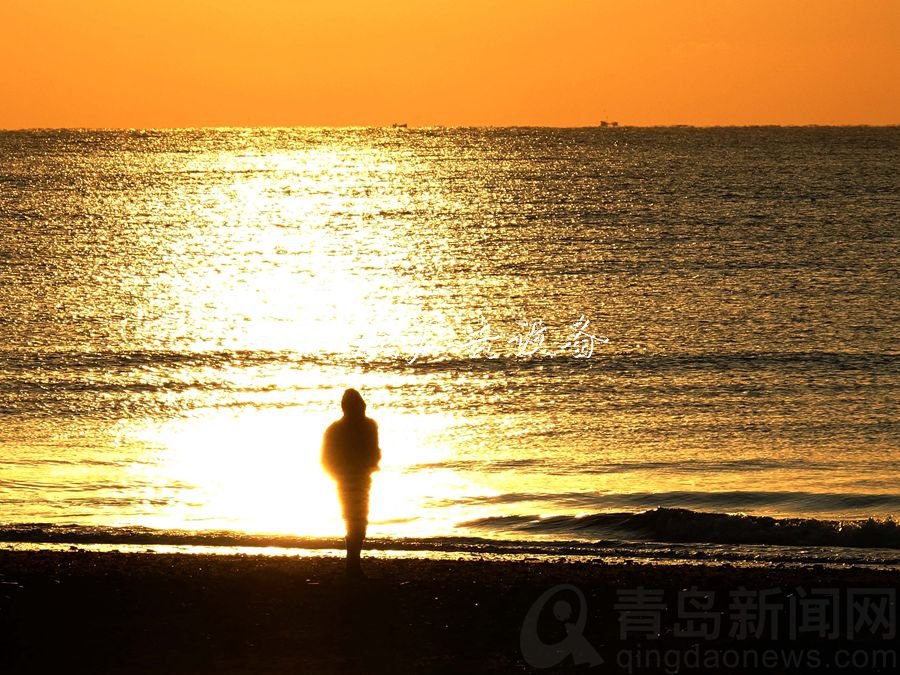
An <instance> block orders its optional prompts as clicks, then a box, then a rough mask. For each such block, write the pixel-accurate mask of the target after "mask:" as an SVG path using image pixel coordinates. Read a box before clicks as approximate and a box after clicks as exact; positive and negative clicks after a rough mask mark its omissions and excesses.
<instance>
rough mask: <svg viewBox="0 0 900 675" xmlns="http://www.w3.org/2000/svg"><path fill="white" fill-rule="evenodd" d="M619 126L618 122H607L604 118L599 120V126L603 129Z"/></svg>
mask: <svg viewBox="0 0 900 675" xmlns="http://www.w3.org/2000/svg"><path fill="white" fill-rule="evenodd" d="M617 126H619V123H618V122H607V121H606V120H600V127H601V128H603V129H607V128H609V127H617Z"/></svg>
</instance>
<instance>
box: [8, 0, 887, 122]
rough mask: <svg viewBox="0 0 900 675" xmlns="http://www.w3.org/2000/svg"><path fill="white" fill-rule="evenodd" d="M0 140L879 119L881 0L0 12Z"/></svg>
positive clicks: (12, 5)
mask: <svg viewBox="0 0 900 675" xmlns="http://www.w3.org/2000/svg"><path fill="white" fill-rule="evenodd" d="M0 63H2V65H0V128H7V129H9V128H30V127H183V126H210V125H211V126H232V125H234V126H243V125H267V126H295V125H383V124H391V123H395V122H405V123H408V124H410V125H530V124H534V125H553V126H582V125H594V124H598V123H599V122H600V120H601V119H609V120H618V121H619V122H620V123H624V124H635V125H654V124H696V125H715V124H897V123H900V0H615V1H608V0H381V1H379V0H156V1H153V2H151V1H149V0H0Z"/></svg>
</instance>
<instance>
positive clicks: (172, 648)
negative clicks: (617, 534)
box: [0, 551, 900, 675]
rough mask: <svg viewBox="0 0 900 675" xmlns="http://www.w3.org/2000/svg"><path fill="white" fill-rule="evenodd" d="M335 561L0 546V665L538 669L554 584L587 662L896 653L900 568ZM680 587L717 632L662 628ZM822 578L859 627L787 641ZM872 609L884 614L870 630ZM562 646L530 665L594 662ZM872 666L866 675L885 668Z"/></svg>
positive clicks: (170, 669) (45, 668)
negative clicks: (530, 625)
mask: <svg viewBox="0 0 900 675" xmlns="http://www.w3.org/2000/svg"><path fill="white" fill-rule="evenodd" d="M342 565H343V562H342V560H340V559H337V558H280V557H265V556H220V555H216V556H209V555H179V554H152V553H146V554H124V553H89V552H83V551H82V552H79V551H72V552H21V551H4V552H0V582H2V584H0V621H2V636H3V637H2V643H3V646H2V651H0V654H2V656H0V666H2V672H4V673H43V672H66V673H72V672H91V673H217V674H220V675H221V674H225V673H406V672H422V673H462V672H479V673H509V672H537V671H536V669H535V668H532V667H531V666H530V665H529V663H528V662H527V661H526V659H525V658H524V657H523V651H522V633H523V622H524V621H525V619H526V615H527V614H528V612H529V609H530V608H531V607H532V606H533V605H534V604H535V601H537V600H538V599H539V597H540V596H541V595H542V594H544V593H545V592H547V591H548V590H549V589H552V588H553V587H554V586H556V585H557V584H569V585H571V586H574V587H575V588H577V589H578V590H580V591H581V592H582V593H583V596H584V598H585V603H586V605H585V606H584V607H583V608H576V609H574V610H573V612H574V614H575V615H577V614H579V613H580V612H581V609H584V610H585V615H586V625H585V626H583V627H582V629H581V630H580V632H581V633H582V636H581V637H583V638H584V639H585V640H587V642H588V643H589V646H590V647H592V648H595V651H594V652H593V653H596V654H598V655H599V656H600V658H601V659H602V660H603V661H604V663H603V664H601V666H600V667H598V668H595V669H593V670H592V672H665V666H664V665H659V664H654V662H653V657H652V654H650V652H651V651H653V650H658V649H660V648H661V647H665V648H666V649H667V650H669V651H671V652H677V653H679V654H688V653H689V652H690V651H691V650H692V649H693V650H696V649H699V648H701V647H702V648H703V649H704V653H706V654H709V653H716V651H717V650H718V652H720V653H724V651H725V650H729V649H731V650H738V651H740V652H742V653H744V652H748V651H751V652H753V651H757V652H758V651H760V650H763V649H769V648H773V649H782V650H783V649H785V648H791V649H797V648H802V649H803V650H808V649H815V650H817V651H818V652H819V656H818V658H820V659H825V660H826V661H827V660H828V659H831V658H834V657H835V655H836V654H837V651H838V650H845V651H847V652H848V653H850V651H853V653H856V652H865V653H866V656H865V658H869V659H874V658H875V656H872V653H873V652H874V651H877V650H881V651H885V650H886V649H887V651H890V650H891V649H892V650H896V636H893V637H892V638H891V636H890V635H888V634H887V633H886V629H887V628H888V626H889V627H890V628H891V629H895V628H896V590H897V587H898V586H900V572H896V571H884V570H867V569H859V568H848V569H831V568H822V567H815V568H813V567H804V568H791V567H781V568H778V567H766V568H738V567H732V566H729V565H725V566H687V565H678V566H653V565H639V564H617V565H610V564H604V563H603V562H601V561H599V560H598V561H594V562H562V561H559V562H538V561H523V562H496V561H491V562H477V561H476V562H473V561H459V562H454V561H434V560H425V559H406V560H367V561H366V570H367V572H368V574H369V577H370V579H369V580H368V581H366V582H362V583H351V582H348V581H347V580H346V579H345V578H344V575H343V567H342ZM642 588H643V589H649V590H658V591H661V592H662V596H661V598H662V602H661V603H659V602H657V603H656V604H655V605H653V604H652V603H651V604H648V605H645V606H644V608H643V609H644V610H646V611H649V612H650V614H647V616H652V615H654V612H655V616H656V617H661V621H660V627H661V631H660V632H661V637H659V638H658V639H652V640H651V639H645V638H641V637H639V636H636V635H635V634H629V635H626V636H625V637H624V638H623V637H622V635H621V633H620V631H621V629H622V625H621V623H620V622H621V620H622V617H623V616H624V615H623V613H622V611H621V607H622V606H623V605H622V604H621V603H623V602H628V598H629V597H631V598H632V599H633V597H634V595H633V594H634V592H636V589H642ZM692 588H697V589H702V590H703V591H706V592H709V593H711V594H715V598H716V600H715V602H714V604H713V605H710V606H709V607H708V608H709V609H712V610H714V611H715V612H717V613H718V614H719V616H720V619H721V621H722V622H723V623H722V625H721V626H720V628H721V630H720V631H719V632H718V634H716V635H709V636H707V637H705V638H703V639H701V640H698V639H689V638H686V637H684V636H681V635H679V634H677V632H673V630H672V626H673V625H674V623H675V619H677V618H683V617H681V612H682V610H683V609H684V607H681V606H680V604H679V600H678V597H679V593H683V592H685V591H689V590H690V589H692ZM822 589H832V591H833V594H834V595H833V597H834V598H835V599H836V601H840V602H845V603H846V609H848V610H849V609H851V608H852V604H853V603H852V602H851V601H850V596H848V595H847V594H848V593H850V594H851V595H853V594H854V593H857V594H859V593H866V594H867V596H866V597H867V598H868V600H867V601H866V602H867V603H869V604H867V605H866V608H867V609H866V610H865V611H866V612H869V614H871V615H870V616H868V617H867V618H868V619H869V624H871V625H868V624H867V625H858V626H856V630H855V632H856V635H853V636H850V637H848V636H847V635H839V636H837V637H834V636H831V635H828V636H823V635H819V634H818V633H816V632H815V631H812V632H807V631H802V630H801V633H800V635H799V636H793V637H791V636H789V635H788V633H787V632H786V631H787V629H788V628H789V625H788V623H789V622H788V614H787V613H786V612H787V609H788V606H789V605H791V604H793V601H794V600H796V599H798V598H800V599H805V600H808V599H809V597H816V594H817V593H818V594H820V592H821V590H822ZM860 589H868V590H865V591H864V590H860ZM873 589H874V590H873ZM758 591H761V592H762V593H763V595H764V596H765V597H767V598H770V599H771V603H770V604H772V603H774V604H779V605H782V606H783V607H782V609H781V610H778V612H777V613H778V614H780V616H779V617H777V618H778V619H780V623H779V626H778V627H777V631H778V634H777V635H776V636H775V637H774V638H773V637H772V636H770V635H769V634H768V628H766V630H765V631H764V633H765V634H764V635H762V636H761V637H758V638H757V637H755V636H746V635H741V634H734V632H733V631H734V629H733V627H732V630H731V631H726V630H725V629H724V622H726V621H727V620H728V612H729V611H730V610H729V604H728V603H730V604H731V605H733V604H734V602H735V600H734V598H733V597H731V596H733V595H734V594H735V593H741V592H744V593H750V594H754V593H757V592H758ZM629 593H631V595H630V596H629ZM767 593H768V594H769V595H766V594H767ZM563 595H564V596H565V592H563ZM757 597H759V596H757ZM818 597H821V594H820V595H819V596H818ZM854 597H855V596H854ZM570 599H573V603H572V604H578V602H577V599H576V596H574V595H571V594H570ZM792 599H793V600H792ZM551 600H552V599H551ZM554 602H555V601H554ZM723 602H724V603H726V604H721V603H723ZM879 603H881V604H879ZM547 605H548V606H547V607H546V608H544V611H543V616H542V618H541V622H542V623H540V624H539V625H540V629H541V637H540V639H541V640H542V641H543V642H545V643H548V644H549V643H554V642H557V641H558V640H562V639H564V637H565V635H564V634H562V633H558V631H559V625H556V626H554V625H552V624H553V622H554V620H553V616H552V613H553V612H554V611H556V609H557V607H556V605H555V604H553V602H550V603H547ZM861 606H862V605H860V607H861ZM617 607H618V608H619V609H617ZM653 607H661V609H658V610H654V609H653ZM873 607H874V608H875V610H874V611H870V610H871V609H872V608H873ZM879 607H880V608H882V609H884V610H885V611H886V612H887V614H886V615H885V617H886V620H889V624H888V623H885V624H883V625H878V623H877V620H876V619H877V613H878V612H877V610H878V608H879ZM539 609H540V608H539ZM834 609H835V610H836V611H838V609H839V608H838V607H836V606H835V607H834ZM646 611H645V614H646ZM676 614H677V616H676ZM708 616H709V615H708ZM571 618H572V620H573V621H575V620H576V618H577V617H576V616H574V615H573V616H572V617H571ZM632 618H637V619H640V618H641V617H640V616H637V617H635V615H632ZM644 618H646V616H645V617H644ZM873 621H874V622H875V623H872V622H873ZM863 623H864V622H863ZM635 625H636V624H635ZM797 625H799V624H797ZM632 627H634V626H632ZM870 629H871V630H870ZM554 630H557V633H558V634H559V635H560V636H561V637H559V638H554V637H553V635H554ZM867 631H868V632H867ZM729 632H731V633H732V634H731V635H729ZM532 642H533V640H532ZM888 648H889V649H888ZM575 651H576V652H577V651H578V650H575ZM582 653H583V652H582ZM879 653H880V652H879ZM576 656H577V654H576ZM882 657H883V658H889V657H890V654H889V653H885V654H883V655H882ZM882 657H879V658H882ZM573 658H574V657H573V656H572V655H571V654H569V655H567V656H565V658H564V659H563V660H562V661H560V662H559V663H558V664H556V665H555V666H553V667H550V668H549V669H547V670H541V672H585V671H586V670H588V669H590V665H591V664H590V663H588V662H585V663H582V664H580V665H576V664H575V663H574V662H573ZM672 658H676V657H672ZM708 658H711V657H708ZM862 658H864V657H863V656H860V657H859V659H862ZM894 658H896V651H894ZM642 659H643V660H642ZM530 660H531V661H532V662H533V661H534V658H533V657H532V658H531V659H530ZM656 665H659V667H658V668H657V667H655V666H656ZM878 665H879V664H874V665H873V667H871V668H869V669H868V670H867V672H891V671H890V670H886V669H883V668H882V669H879V667H878ZM640 666H649V667H643V668H642V667H640ZM766 669H767V670H769V671H771V672H807V670H804V668H803V667H800V668H797V667H787V666H783V665H782V666H780V667H779V666H778V665H777V664H776V665H775V666H774V667H771V668H766ZM686 670H687V671H688V672H723V671H725V670H728V668H704V667H702V664H701V667H699V668H697V669H694V670H691V669H690V668H688V669H686ZM813 670H815V669H812V668H810V669H809V670H808V672H813ZM735 672H738V671H735ZM744 672H746V671H744Z"/></svg>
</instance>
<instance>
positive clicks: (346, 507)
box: [341, 478, 370, 575]
mask: <svg viewBox="0 0 900 675" xmlns="http://www.w3.org/2000/svg"><path fill="white" fill-rule="evenodd" d="M369 484H370V481H369V480H368V478H366V479H364V480H353V481H346V482H345V483H344V484H342V485H341V505H342V506H343V512H344V523H345V524H346V526H347V536H346V539H345V541H346V544H347V573H348V574H352V575H362V567H361V565H360V558H361V556H362V546H363V541H364V540H365V538H366V529H367V526H368V516H369Z"/></svg>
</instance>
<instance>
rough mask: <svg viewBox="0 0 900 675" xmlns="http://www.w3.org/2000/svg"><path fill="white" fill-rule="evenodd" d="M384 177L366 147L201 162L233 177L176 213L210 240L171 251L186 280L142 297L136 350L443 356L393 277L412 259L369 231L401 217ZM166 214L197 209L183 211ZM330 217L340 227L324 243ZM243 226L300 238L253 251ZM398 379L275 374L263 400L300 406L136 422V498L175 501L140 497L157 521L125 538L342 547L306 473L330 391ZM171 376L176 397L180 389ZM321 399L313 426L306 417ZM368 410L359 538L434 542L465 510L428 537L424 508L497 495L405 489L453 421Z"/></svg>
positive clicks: (385, 235)
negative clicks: (163, 346) (366, 521)
mask: <svg viewBox="0 0 900 675" xmlns="http://www.w3.org/2000/svg"><path fill="white" fill-rule="evenodd" d="M395 161H396V158H392V157H389V156H382V155H381V154H380V153H379V152H378V151H377V150H375V149H369V150H368V151H363V152H360V151H359V149H354V150H353V151H352V152H350V151H348V150H347V148H341V147H335V148H329V147H324V148H315V149H308V150H304V151H300V152H295V153H273V154H263V155H259V156H250V157H235V156H234V155H232V154H230V153H229V154H227V155H225V156H224V157H223V158H222V160H221V162H220V164H219V167H216V166H210V164H209V158H208V157H205V158H202V159H200V160H198V162H199V164H200V167H199V168H202V170H203V171H205V172H214V173H215V172H216V171H221V172H222V173H223V174H224V175H226V176H231V177H232V178H230V179H226V180H221V179H220V180H218V181H215V182H214V183H212V184H211V185H210V186H209V187H208V189H207V193H206V194H205V195H204V199H203V200H202V202H201V203H202V210H201V212H199V213H198V212H196V211H194V212H190V213H185V214H184V221H185V222H193V223H197V222H203V223H207V224H208V226H207V227H206V228H202V229H201V230H200V232H202V233H203V234H202V238H201V239H199V240H198V239H197V238H196V235H197V232H198V228H196V227H191V228H188V229H186V231H185V233H186V237H185V240H184V241H182V242H176V244H175V246H174V250H176V251H181V252H182V253H183V254H184V255H185V259H184V260H185V264H184V266H182V267H179V268H178V273H177V274H174V275H169V276H168V277H164V278H163V279H160V280H159V281H160V282H161V283H158V284H157V285H156V289H157V290H156V292H155V293H153V294H151V295H150V296H149V297H148V303H149V304H150V305H151V306H150V307H148V308H147V310H146V311H145V315H146V316H148V317H157V318H156V319H155V320H152V319H151V320H150V321H147V322H145V323H144V324H143V326H142V327H141V329H142V330H143V331H144V332H145V335H144V337H145V339H146V340H149V341H152V340H154V339H156V338H158V336H159V335H161V334H163V335H167V336H168V340H167V341H171V339H172V337H176V340H175V341H177V342H181V343H184V346H185V347H186V348H188V349H190V350H192V351H203V350H205V349H211V350H215V349H229V350H235V351H247V352H250V351H254V350H282V351H289V352H292V353H296V354H313V355H316V354H335V353H338V354H339V353H342V352H346V351H348V347H351V346H352V350H355V351H356V352H357V353H360V354H366V355H370V356H382V357H383V356H385V355H387V356H402V357H403V358H406V357H407V356H409V357H411V356H412V355H414V354H416V353H417V352H418V351H419V350H420V349H421V345H422V344H423V343H424V344H427V345H428V348H429V349H437V348H439V346H440V345H444V346H450V343H451V340H452V337H453V336H452V335H451V333H450V326H451V322H449V321H448V320H446V319H445V318H444V317H443V316H441V315H440V313H439V312H437V311H435V310H434V309H429V308H427V307H423V306H422V305H421V304H420V302H419V298H421V297H422V295H423V291H422V288H421V286H419V287H416V286H414V285H412V284H411V280H413V279H415V276H414V275H410V274H409V273H408V268H409V266H410V265H411V264H413V262H411V261H414V260H415V258H416V256H417V255H419V254H421V253H422V252H421V251H416V250H415V249H414V245H415V242H412V241H409V242H407V241H405V240H404V239H403V238H402V236H398V234H397V232H396V230H395V229H393V228H388V227H380V226H379V224H378V223H377V221H376V220H375V219H373V218H371V217H370V216H371V214H374V213H382V212H385V211H388V210H390V209H396V208H404V202H405V198H404V197H403V196H402V195H401V194H399V192H398V191H397V189H396V187H392V185H391V182H390V180H389V179H390V177H391V175H392V174H393V173H394V172H395V171H396V167H395V166H394V164H393V162H395ZM272 176H274V177H275V178H274V179H273V178H272ZM298 177H302V181H301V182H299V183H298V182H297V179H298ZM385 177H386V178H385ZM395 192H397V193H396V194H395ZM273 196H274V197H273ZM176 198H177V196H176ZM182 198H183V201H184V203H186V204H193V205H195V206H196V205H197V203H198V200H197V199H196V195H192V196H189V195H184V196H182ZM336 214H341V215H340V216H337V217H338V218H340V219H344V220H345V222H343V223H340V227H338V228H336V227H335V223H334V221H335V219H336ZM347 219H349V222H346V220H347ZM255 222H268V223H276V224H277V223H285V224H297V223H300V224H302V226H300V227H279V226H277V225H274V226H272V225H270V226H268V227H254V228H250V229H249V232H250V233H251V234H252V237H250V236H247V232H248V229H246V228H241V227H239V225H240V224H245V223H255ZM425 253H426V254H427V255H431V254H430V253H427V252H425ZM261 254H262V255H261ZM297 259H299V261H300V264H297V263H296V262H295V260H297ZM160 289H164V290H163V291H162V292H160ZM185 318H187V322H183V320H184V319H185ZM419 327H426V333H423V330H422V329H420V328H419ZM408 377H409V376H403V375H386V374H378V373H358V372H357V373H344V372H341V369H335V368H321V369H316V368H310V367H309V366H304V367H302V368H296V367H292V365H290V364H286V365H285V366H284V367H283V368H281V369H280V371H279V372H276V373H270V374H269V375H268V377H267V378H266V380H265V385H266V386H267V387H269V388H270V389H271V391H272V393H273V396H275V397H281V396H283V393H282V392H283V391H284V390H291V389H292V388H295V389H299V390H300V391H302V392H312V394H310V395H309V396H308V398H307V400H296V401H294V405H293V406H291V407H287V408H281V409H274V410H273V409H270V408H265V407H260V408H258V409H253V408H251V409H247V408H246V407H240V408H236V409H229V408H228V407H227V406H226V407H224V408H222V407H218V408H216V409H213V410H206V411H203V412H200V413H197V414H192V415H189V416H185V417H181V418H177V419H174V420H164V421H161V422H159V421H140V422H135V423H134V424H133V428H132V429H131V430H129V431H125V432H124V435H125V437H127V438H130V439H132V440H133V441H134V442H136V443H137V444H138V445H140V446H141V447H147V448H150V450H148V452H150V453H151V455H152V456H151V457H150V458H149V459H150V461H141V462H137V463H135V464H133V465H132V466H133V468H134V471H135V472H136V473H137V475H135V476H132V479H133V480H134V482H135V483H138V484H143V485H146V486H153V485H160V486H170V485H173V484H174V485H184V486H185V494H184V495H181V496H179V495H174V494H172V490H171V488H168V487H167V488H161V489H159V490H161V491H162V493H163V494H154V493H155V492H157V490H158V489H157V488H153V487H147V488H146V489H147V491H148V494H147V499H146V501H145V503H146V504H147V505H151V504H153V505H156V506H155V507H154V512H153V514H152V515H145V516H142V517H141V518H140V524H143V525H148V526H152V527H163V528H228V529H239V530H244V531H249V532H277V533H296V534H302V535H310V536H316V535H334V534H335V533H339V532H341V531H342V524H341V520H340V513H339V508H338V502H337V499H336V495H335V489H334V485H333V484H332V482H331V481H330V480H329V478H328V477H327V476H326V475H325V474H324V472H323V471H322V468H321V466H320V464H319V443H320V441H321V437H322V433H323V431H324V429H325V427H326V426H327V425H328V424H329V423H330V422H332V421H334V419H336V418H337V417H338V416H339V414H340V410H339V407H338V405H337V402H338V401H339V400H340V396H341V394H342V392H343V390H344V388H346V387H350V386H353V387H357V388H359V389H361V390H362V391H363V392H368V391H379V392H385V391H387V392H390V391H391V390H399V389H400V387H401V386H402V385H403V384H404V380H405V379H407V378H408ZM184 378H185V380H188V381H189V380H190V379H191V378H192V373H185V374H184ZM238 384H240V383H239V382H238ZM246 384H248V385H249V384H251V383H246ZM259 384H260V382H256V385H259ZM323 401H327V402H328V405H329V406H330V407H329V408H328V409H327V410H322V409H321V408H322V405H321V404H322V402H323ZM370 401H371V399H370ZM374 404H375V405H374V406H372V407H370V411H369V412H370V414H372V415H373V416H374V417H375V418H376V419H377V421H378V422H379V424H380V426H381V445H382V447H383V448H384V460H383V462H382V466H381V470H380V472H379V473H377V474H376V475H375V478H374V486H373V502H372V508H371V514H370V519H371V521H372V526H371V527H370V532H371V533H373V534H389V535H407V536H422V535H440V534H446V533H448V532H450V531H451V530H452V527H453V524H454V522H460V521H462V520H465V519H466V518H467V517H468V515H469V514H468V513H467V510H466V509H465V508H462V507H461V508H457V509H455V510H453V509H447V510H445V513H444V519H443V521H442V522H435V521H434V520H433V519H429V518H427V517H425V518H422V517H420V516H421V511H422V508H421V507H422V505H423V504H425V503H427V502H430V501H440V500H452V499H453V498H454V497H457V496H459V495H461V494H467V495H477V494H493V493H494V492H495V491H494V490H493V489H490V488H487V487H486V486H485V485H478V484H473V483H472V482H471V481H469V480H466V479H464V478H462V477H461V475H460V474H458V473H454V472H452V471H450V470H446V469H440V468H433V469H428V470H418V471H416V472H415V476H414V477H412V476H410V475H408V474H407V473H406V471H405V469H406V468H407V467H408V466H410V465H415V464H423V463H428V464H434V465H439V464H440V463H441V462H444V461H445V460H447V459H448V458H451V457H453V456H454V454H455V448H454V447H453V445H452V443H448V442H447V440H448V438H447V437H448V434H447V430H448V429H449V428H451V427H452V426H454V425H455V424H457V422H456V421H455V420H454V419H453V415H452V414H402V413H396V412H392V401H391V400H390V398H389V397H388V398H385V397H384V396H382V397H381V399H380V400H379V399H378V398H376V400H375V401H374ZM379 404H380V405H379ZM310 410H311V411H310ZM125 442H126V443H127V442H129V441H127V440H126V441H125ZM145 459H147V458H145ZM179 497H180V498H179ZM432 512H433V510H432Z"/></svg>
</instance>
